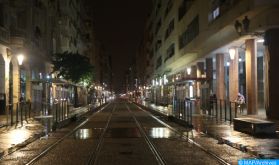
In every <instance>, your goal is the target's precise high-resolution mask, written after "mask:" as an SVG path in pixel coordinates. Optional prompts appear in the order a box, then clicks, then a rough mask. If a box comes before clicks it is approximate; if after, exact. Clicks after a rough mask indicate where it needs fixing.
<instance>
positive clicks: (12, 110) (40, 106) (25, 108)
mask: <svg viewBox="0 0 279 165" xmlns="http://www.w3.org/2000/svg"><path fill="white" fill-rule="evenodd" d="M69 109H70V104H69V102H68V101H67V100H61V101H57V102H55V103H54V104H48V103H36V102H32V103H31V102H19V103H14V104H8V105H6V108H5V117H4V118H0V120H2V121H1V122H2V123H5V124H6V125H13V124H21V125H22V124H23V122H24V121H26V122H28V119H30V118H34V117H35V118H44V117H51V118H53V121H54V122H59V121H62V120H65V119H67V118H68V117H69ZM4 120H5V121H4Z"/></svg>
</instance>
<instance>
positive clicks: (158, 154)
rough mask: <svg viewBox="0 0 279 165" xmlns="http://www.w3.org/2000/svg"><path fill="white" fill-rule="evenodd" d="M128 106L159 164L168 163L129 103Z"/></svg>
mask: <svg viewBox="0 0 279 165" xmlns="http://www.w3.org/2000/svg"><path fill="white" fill-rule="evenodd" d="M126 107H127V109H128V111H129V112H130V113H131V114H132V117H133V119H134V121H135V123H136V125H137V127H138V128H139V130H140V132H141V135H142V136H143V137H144V140H145V142H146V143H147V145H148V147H149V149H150V150H151V152H152V153H153V155H154V157H155V158H156V160H157V162H158V164H159V165H165V164H167V163H166V161H165V160H164V158H163V156H162V154H161V153H160V151H159V150H158V149H157V148H156V146H155V145H154V144H153V142H152V140H150V138H149V137H148V135H147V134H146V132H145V131H144V128H143V127H142V125H141V124H140V123H139V121H138V120H137V118H136V117H135V114H134V113H133V112H132V111H131V110H130V108H129V106H128V105H127V104H126Z"/></svg>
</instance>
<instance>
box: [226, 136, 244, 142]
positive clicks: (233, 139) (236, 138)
mask: <svg viewBox="0 0 279 165" xmlns="http://www.w3.org/2000/svg"><path fill="white" fill-rule="evenodd" d="M226 140H228V141H230V142H232V143H236V142H240V141H241V138H239V137H236V136H230V137H226Z"/></svg>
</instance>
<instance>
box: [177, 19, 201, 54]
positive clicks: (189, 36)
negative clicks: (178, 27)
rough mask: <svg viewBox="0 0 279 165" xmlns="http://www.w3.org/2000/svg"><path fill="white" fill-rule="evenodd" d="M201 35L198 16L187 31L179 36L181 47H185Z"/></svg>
mask: <svg viewBox="0 0 279 165" xmlns="http://www.w3.org/2000/svg"><path fill="white" fill-rule="evenodd" d="M198 35H199V16H196V17H195V18H194V19H193V20H192V21H191V23H190V24H189V25H188V28H187V29H186V30H185V32H184V33H183V34H182V35H180V36H179V49H181V48H183V47H185V46H186V45H187V44H189V43H190V42H191V41H192V40H193V39H195V38H196V37H197V36H198Z"/></svg>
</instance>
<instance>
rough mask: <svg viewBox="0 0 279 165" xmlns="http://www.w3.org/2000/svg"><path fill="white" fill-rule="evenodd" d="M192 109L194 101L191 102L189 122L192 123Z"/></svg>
mask: <svg viewBox="0 0 279 165" xmlns="http://www.w3.org/2000/svg"><path fill="white" fill-rule="evenodd" d="M192 109H193V105H192V102H190V115H189V119H190V122H189V124H192V120H193V112H192Z"/></svg>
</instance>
